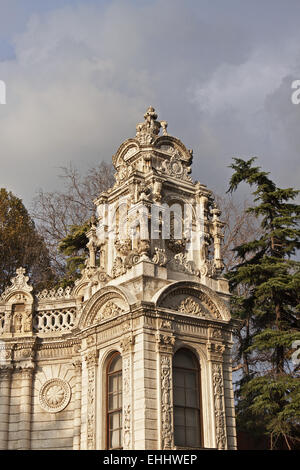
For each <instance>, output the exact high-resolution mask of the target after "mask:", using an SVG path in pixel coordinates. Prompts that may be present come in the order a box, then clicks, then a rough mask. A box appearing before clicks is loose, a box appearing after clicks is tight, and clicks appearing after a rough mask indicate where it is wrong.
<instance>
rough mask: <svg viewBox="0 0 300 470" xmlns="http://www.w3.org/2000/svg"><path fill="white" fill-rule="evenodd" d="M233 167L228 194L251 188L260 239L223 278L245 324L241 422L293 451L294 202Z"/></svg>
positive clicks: (250, 167)
mask: <svg viewBox="0 0 300 470" xmlns="http://www.w3.org/2000/svg"><path fill="white" fill-rule="evenodd" d="M254 162H255V158H251V159H250V160H248V161H244V160H241V159H237V158H235V159H234V163H233V164H232V165H231V168H232V169H233V170H234V173H233V175H232V177H231V180H230V184H229V192H232V191H235V190H236V189H237V188H238V186H239V185H240V184H241V183H242V182H244V183H247V184H249V185H250V186H251V187H252V186H254V187H255V190H254V192H253V196H254V206H253V207H250V208H249V209H248V212H249V213H251V214H252V215H254V216H255V217H257V219H258V220H259V221H260V225H261V228H262V235H261V236H260V237H259V238H258V239H256V240H251V241H250V242H248V243H244V244H242V245H240V246H237V247H235V249H234V251H235V253H236V256H237V258H238V259H239V260H240V261H239V263H238V264H237V265H236V266H235V267H234V268H233V269H232V270H231V272H230V273H229V274H228V278H229V281H230V286H231V289H232V292H233V294H234V295H233V298H232V311H233V315H234V316H235V317H236V318H238V319H240V320H241V321H242V325H243V329H242V332H241V334H240V336H239V338H240V341H239V357H240V358H243V360H244V361H245V362H247V367H243V370H244V375H243V377H242V379H241V381H240V384H239V385H240V388H239V391H238V408H237V409H238V414H239V416H238V422H239V423H240V425H241V423H244V424H243V426H244V427H246V428H248V430H249V429H251V430H252V431H253V430H254V429H257V428H256V424H257V419H258V418H259V420H258V422H259V425H258V428H259V429H260V432H264V433H267V434H268V435H269V436H271V438H272V439H271V442H272V445H273V444H274V438H275V441H276V440H277V439H278V437H279V436H281V437H282V436H284V439H285V442H286V445H287V446H288V447H290V446H291V447H292V445H293V443H295V442H296V441H297V439H298V437H299V432H300V431H299V430H300V395H299V394H300V389H299V383H300V380H299V366H298V365H297V364H294V363H293V361H292V360H291V353H292V351H293V348H292V345H293V342H294V341H296V340H299V339H300V319H299V311H300V308H299V305H300V263H299V262H298V261H297V260H296V259H295V255H296V253H297V250H298V249H299V247H300V230H299V219H300V206H299V205H298V204H296V203H294V202H293V201H294V199H295V198H296V196H297V195H298V194H299V191H296V190H294V189H292V188H287V189H282V188H278V187H277V186H276V184H275V183H274V182H273V181H271V180H270V179H269V177H268V173H266V172H264V171H261V169H260V167H256V166H254Z"/></svg>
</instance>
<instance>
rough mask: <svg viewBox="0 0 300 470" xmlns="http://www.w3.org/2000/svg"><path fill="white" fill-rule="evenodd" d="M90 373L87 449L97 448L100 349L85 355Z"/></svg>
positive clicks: (88, 373)
mask: <svg viewBox="0 0 300 470" xmlns="http://www.w3.org/2000/svg"><path fill="white" fill-rule="evenodd" d="M85 362H86V367H87V375H88V390H87V449H88V450H95V448H96V370H97V364H98V351H97V350H96V349H93V350H90V351H89V352H88V353H87V354H86V355H85Z"/></svg>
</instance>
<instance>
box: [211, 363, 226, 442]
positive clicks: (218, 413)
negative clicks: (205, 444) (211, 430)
mask: <svg viewBox="0 0 300 470" xmlns="http://www.w3.org/2000/svg"><path fill="white" fill-rule="evenodd" d="M212 377H213V388H214V405H215V422H216V444H217V448H218V449H219V450H224V449H226V444H227V439H226V422H225V408H224V402H223V395H224V388H223V374H222V365H221V364H213V365H212Z"/></svg>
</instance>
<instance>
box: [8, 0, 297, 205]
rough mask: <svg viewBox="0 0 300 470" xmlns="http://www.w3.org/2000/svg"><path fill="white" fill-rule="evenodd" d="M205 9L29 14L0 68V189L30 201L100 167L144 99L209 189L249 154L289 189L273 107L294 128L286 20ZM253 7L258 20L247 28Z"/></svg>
mask: <svg viewBox="0 0 300 470" xmlns="http://www.w3.org/2000/svg"><path fill="white" fill-rule="evenodd" d="M211 3H212V2H206V1H202V2H198V1H197V2H195V1H187V2H181V1H177V0H164V1H162V0H158V1H154V2H133V1H129V0H128V1H127V0H126V1H124V0H122V1H115V2H109V3H108V4H107V6H106V7H104V6H103V5H100V4H98V2H95V3H89V2H79V3H78V5H77V6H66V7H65V8H62V9H55V10H53V11H49V12H43V14H41V15H38V14H35V15H33V16H32V17H31V20H30V21H29V23H28V26H27V27H26V30H25V31H23V32H22V33H21V34H20V33H19V34H18V35H17V36H16V37H15V55H16V57H15V60H9V61H2V62H0V78H1V79H4V80H5V81H6V83H7V89H8V100H7V105H5V106H2V107H0V142H1V149H0V151H1V154H0V155H1V156H0V158H1V174H0V185H3V186H5V187H8V188H9V189H11V190H13V191H14V192H16V193H17V194H18V195H19V196H21V197H23V198H24V200H25V202H26V203H29V202H30V199H31V198H32V196H33V194H34V191H35V190H36V189H37V188H39V187H44V188H45V189H49V190H50V189H53V188H55V187H57V186H58V185H59V183H60V181H59V179H58V178H57V174H58V173H59V170H58V167H59V166H63V165H67V164H68V163H69V162H73V163H74V164H75V165H78V166H80V167H83V168H86V167H87V166H88V165H89V164H95V163H96V162H97V161H99V160H105V161H110V159H111V155H112V154H113V153H115V151H116V149H117V147H118V146H119V144H120V143H121V142H122V141H123V140H124V139H126V138H128V137H132V136H133V135H134V133H135V125H136V123H137V122H138V121H140V120H141V119H142V115H143V113H144V111H145V108H146V107H147V106H148V105H150V104H151V105H153V106H154V107H156V108H157V110H158V112H159V117H160V118H161V119H166V120H168V121H169V130H170V133H171V134H173V135H176V136H178V137H179V138H181V139H182V140H183V142H184V143H185V144H186V145H187V146H188V147H189V148H190V147H191V148H194V154H195V158H194V177H195V178H197V179H200V181H201V182H203V183H205V184H207V185H208V186H210V187H213V188H215V189H217V190H219V191H222V190H224V189H225V188H226V185H227V181H228V177H229V174H230V172H229V170H228V169H226V167H227V165H228V164H229V163H230V160H231V157H232V156H233V155H237V154H239V155H241V156H249V155H253V153H256V154H258V155H260V156H261V162H262V163H263V164H265V165H266V168H267V169H271V170H273V169H274V171H275V173H276V176H278V177H279V176H281V175H283V178H282V182H281V183H280V184H281V185H285V184H286V181H287V179H288V180H289V181H292V182H293V184H295V185H296V183H297V182H296V181H295V171H294V170H293V168H292V167H293V165H295V155H296V154H295V151H296V145H297V139H296V138H295V139H296V140H295V142H292V141H291V136H292V135H293V133H292V132H291V131H290V129H289V128H288V127H287V126H285V125H283V124H282V123H280V113H281V109H282V113H286V116H287V119H289V118H288V116H290V119H291V120H292V122H293V126H294V128H295V127H296V125H297V123H299V110H300V107H299V110H298V114H297V111H296V109H295V108H293V109H291V107H290V101H289V100H288V96H287V92H286V87H287V86H288V83H287V82H285V81H284V80H283V79H284V77H287V76H288V75H289V74H290V73H291V70H293V71H295V70H297V68H296V67H297V64H298V65H299V61H298V62H297V47H298V46H297V41H295V35H297V34H298V36H299V35H300V34H299V33H297V31H296V29H295V27H294V20H293V19H291V21H290V23H289V25H288V27H287V28H284V26H283V25H282V24H281V23H282V22H281V18H280V15H281V13H282V12H281V10H282V9H281V8H280V6H279V3H278V2H274V3H272V2H271V3H272V4H273V5H274V10H273V11H272V13H271V16H272V20H273V24H270V22H269V20H268V21H267V16H266V13H267V10H268V8H267V4H268V5H270V2H269V3H268V2H262V3H260V6H259V4H258V3H257V2H253V5H252V2H251V7H250V6H249V4H248V5H247V7H246V9H245V10H246V13H247V14H248V18H249V21H248V23H247V17H246V16H247V15H245V17H244V18H243V16H242V13H243V12H242V9H241V8H240V7H238V6H237V2H234V1H231V2H228V8H226V12H225V9H224V7H223V9H222V10H220V9H221V8H222V6H221V5H222V4H221V3H220V2H217V1H216V2H214V4H213V5H214V6H212V5H211ZM218 5H219V10H218V9H217V6H218ZM295 5H296V7H297V3H295ZM297 8H298V7H297ZM227 10H229V11H230V12H231V16H230V15H229V12H228V11H227ZM258 10H260V12H261V13H262V12H263V13H264V14H265V16H264V15H262V14H261V15H260V19H259V21H257V26H256V27H255V21H256V16H255V13H257V12H258ZM223 13H224V17H223ZM225 15H226V17H225ZM282 15H283V16H282V18H286V17H288V18H289V14H288V13H287V12H286V11H284V12H283V13H282ZM290 15H292V13H290ZM261 16H262V17H265V20H262V19H261ZM266 21H267V23H268V24H266ZM264 24H266V32H265V34H264V33H263V25H264ZM277 24H280V28H279V30H278V31H279V33H278V34H276V35H275V31H276V25H277ZM255 28H256V32H257V34H256V35H255V34H253V32H254V31H255ZM272 36H273V37H274V44H273V43H272V41H271V38H272ZM289 37H290V38H291V39H290V41H289ZM298 39H299V37H298ZM298 43H299V41H298ZM278 44H280V45H281V47H282V50H283V51H284V54H283V53H282V52H281V51H280V50H279V48H278ZM299 75H300V72H299ZM295 78H298V77H295ZM299 78H300V76H299ZM284 100H287V101H289V102H288V103H286V101H284ZM299 106H300V105H299ZM278 113H279V114H278ZM277 115H278V116H279V118H278V117H277ZM277 120H279V123H277V124H276V122H277ZM272 123H273V124H272ZM275 124H276V125H277V128H276V129H277V131H278V126H279V127H280V132H277V131H275V130H274V126H275ZM275 127H276V126H275ZM280 147H281V150H282V152H284V153H285V154H289V155H290V157H289V160H288V161H289V164H288V166H287V165H286V163H285V162H284V160H283V159H281V157H280V156H279V154H278V150H277V154H276V156H275V157H274V151H276V149H278V148H280ZM282 152H281V155H282V154H283V153H282ZM275 153H276V152H275ZM274 158H275V161H276V162H277V163H276V164H275V165H274ZM276 159H277V160H276ZM283 168H284V172H282V170H283Z"/></svg>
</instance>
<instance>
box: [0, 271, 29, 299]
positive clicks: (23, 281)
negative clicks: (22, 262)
mask: <svg viewBox="0 0 300 470" xmlns="http://www.w3.org/2000/svg"><path fill="white" fill-rule="evenodd" d="M25 272H26V270H25V269H24V268H22V267H21V268H18V269H17V270H16V276H14V277H12V278H11V280H10V281H11V285H10V286H8V287H7V288H6V289H5V291H4V292H3V294H2V295H1V299H0V301H2V302H9V303H15V302H16V303H17V302H30V303H32V302H33V297H32V295H31V292H32V290H33V287H32V286H31V285H30V284H28V281H29V277H28V276H25Z"/></svg>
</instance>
